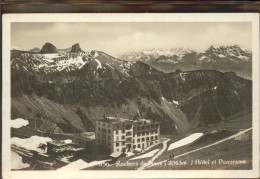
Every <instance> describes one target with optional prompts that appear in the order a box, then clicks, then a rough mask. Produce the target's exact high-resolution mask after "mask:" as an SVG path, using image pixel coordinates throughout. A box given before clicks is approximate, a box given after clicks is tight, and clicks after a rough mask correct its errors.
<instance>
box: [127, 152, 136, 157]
mask: <svg viewBox="0 0 260 179" xmlns="http://www.w3.org/2000/svg"><path fill="white" fill-rule="evenodd" d="M133 155H135V153H133V152H127V153H126V156H127V157H131V156H133Z"/></svg>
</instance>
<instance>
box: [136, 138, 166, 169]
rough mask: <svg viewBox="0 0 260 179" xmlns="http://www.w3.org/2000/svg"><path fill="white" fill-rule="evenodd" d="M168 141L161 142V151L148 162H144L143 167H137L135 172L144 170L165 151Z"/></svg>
mask: <svg viewBox="0 0 260 179" xmlns="http://www.w3.org/2000/svg"><path fill="white" fill-rule="evenodd" d="M169 141H170V139H167V140H165V141H163V147H162V149H161V150H160V151H159V152H158V153H157V154H155V155H154V156H153V157H152V158H151V159H150V160H149V161H148V162H146V163H145V164H144V165H143V166H141V167H139V168H138V169H137V170H144V169H145V168H147V167H148V166H150V165H151V164H152V163H153V162H154V160H155V159H157V158H158V157H159V156H160V155H161V154H162V153H163V152H164V151H165V150H166V149H167V143H168V142H169Z"/></svg>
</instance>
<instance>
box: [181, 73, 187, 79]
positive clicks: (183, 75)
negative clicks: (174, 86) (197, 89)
mask: <svg viewBox="0 0 260 179" xmlns="http://www.w3.org/2000/svg"><path fill="white" fill-rule="evenodd" d="M186 75H187V73H180V77H181V79H182V80H183V81H185V80H186Z"/></svg>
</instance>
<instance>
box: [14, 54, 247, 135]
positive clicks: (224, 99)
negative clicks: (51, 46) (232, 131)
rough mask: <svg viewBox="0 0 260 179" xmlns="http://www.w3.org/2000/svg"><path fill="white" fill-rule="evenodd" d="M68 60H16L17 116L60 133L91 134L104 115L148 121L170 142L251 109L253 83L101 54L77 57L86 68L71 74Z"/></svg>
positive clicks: (31, 57)
mask: <svg viewBox="0 0 260 179" xmlns="http://www.w3.org/2000/svg"><path fill="white" fill-rule="evenodd" d="M12 53H13V52H12ZM192 53H193V52H192ZM51 55H53V54H51ZM69 55H73V54H69V53H68V54H63V55H62V56H57V57H50V56H46V55H45V54H44V55H42V54H27V52H20V53H18V54H17V53H14V54H13V55H12V59H11V60H12V63H11V71H12V73H11V74H12V76H11V84H12V85H11V87H12V91H11V95H12V111H11V112H12V116H15V117H19V116H21V117H31V116H34V115H35V114H36V113H37V111H39V110H43V111H45V113H46V114H48V118H47V119H46V120H51V121H52V122H53V123H56V124H57V125H58V126H59V127H60V128H61V130H67V128H69V126H71V125H72V126H74V127H75V128H77V129H78V130H81V131H85V130H93V124H94V121H95V120H96V119H98V118H100V117H102V116H103V115H106V116H115V115H120V116H121V117H125V118H130V119H136V118H150V119H154V120H157V121H160V122H161V127H162V130H161V131H162V133H166V134H169V133H176V132H178V133H181V132H185V131H187V130H189V129H191V128H193V127H198V126H207V125H209V124H212V123H217V122H221V121H222V120H225V119H226V118H228V117H229V116H230V115H232V114H234V113H236V112H238V111H241V110H243V109H244V108H246V107H250V106H251V105H252V104H251V103H252V82H251V81H250V80H246V79H243V78H241V77H239V76H237V75H236V74H235V73H222V72H218V71H216V70H197V71H185V72H182V71H180V70H177V71H176V72H172V73H164V72H161V71H158V70H157V69H155V68H153V67H151V66H150V65H148V64H146V63H144V62H140V61H139V62H126V61H122V60H119V59H116V58H114V57H112V56H110V55H108V54H106V53H104V52H100V51H91V52H84V53H78V54H74V55H75V56H74V57H75V58H74V60H73V63H72V64H78V63H80V64H81V65H78V66H77V65H76V66H74V67H73V68H71V67H72V65H71V63H69V64H67V63H65V62H67V61H69V62H71V59H73V58H72V57H71V58H69ZM61 61H64V63H60V62H61ZM43 64H44V65H45V68H44V69H45V70H40V69H41V67H42V66H43ZM57 64H59V65H60V66H59V68H57V67H56V66H57ZM46 69H53V70H46ZM59 69H63V70H59ZM68 69H70V70H68ZM22 104H25V106H26V107H21V105H22ZM36 106H37V107H36ZM48 106H51V108H50V109H49V107H48ZM26 108H30V109H33V110H31V111H32V112H31V113H28V111H29V110H27V109H26ZM64 117H65V118H64Z"/></svg>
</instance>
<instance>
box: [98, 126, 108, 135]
mask: <svg viewBox="0 0 260 179" xmlns="http://www.w3.org/2000/svg"><path fill="white" fill-rule="evenodd" d="M98 131H99V132H100V131H102V132H104V133H106V132H107V133H109V134H110V133H111V130H110V129H108V130H106V129H102V130H101V128H100V127H98Z"/></svg>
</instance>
